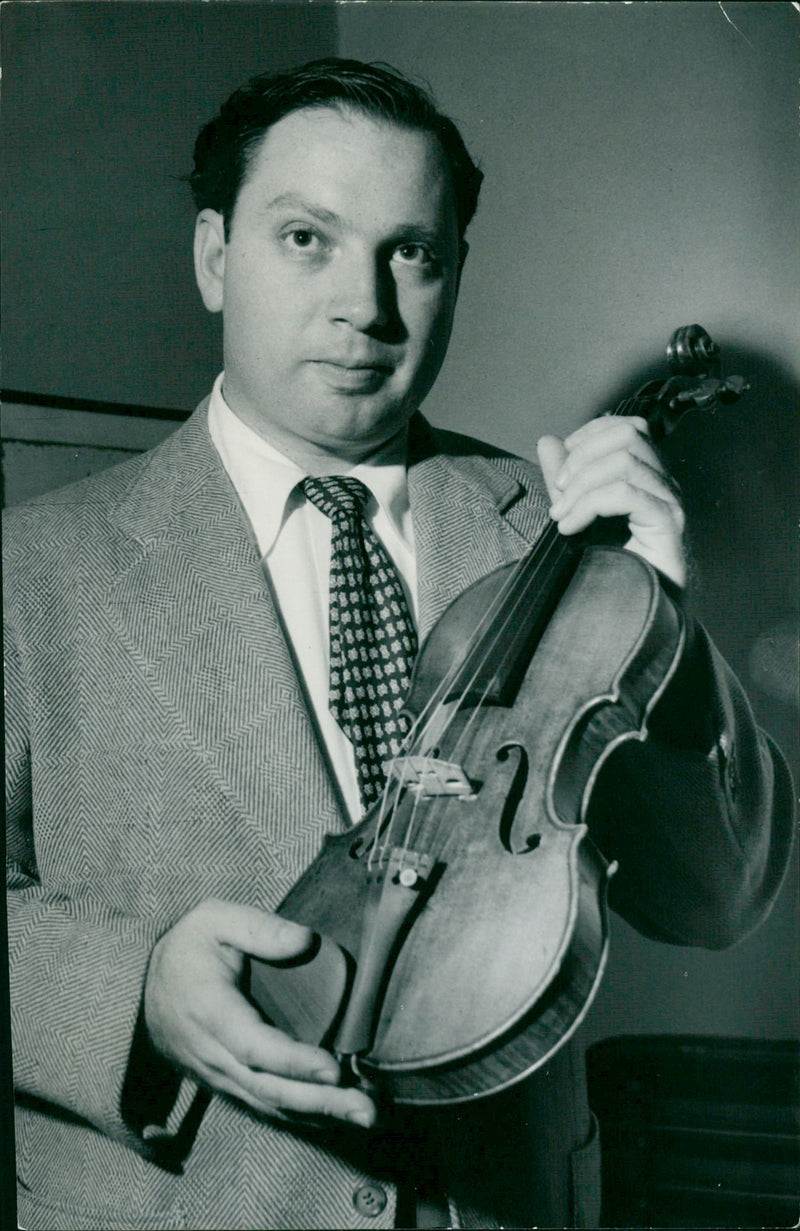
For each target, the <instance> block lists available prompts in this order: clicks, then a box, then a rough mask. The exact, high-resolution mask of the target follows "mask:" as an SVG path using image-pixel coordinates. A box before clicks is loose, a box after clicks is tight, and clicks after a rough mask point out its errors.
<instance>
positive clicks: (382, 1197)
mask: <svg viewBox="0 0 800 1231" xmlns="http://www.w3.org/2000/svg"><path fill="white" fill-rule="evenodd" d="M386 1201H387V1197H386V1193H385V1192H384V1190H383V1189H382V1188H381V1186H380V1184H362V1185H361V1187H360V1188H357V1189H356V1191H355V1192H354V1193H353V1205H354V1206H355V1207H356V1209H357V1210H358V1212H359V1214H365V1215H366V1217H367V1218H377V1217H378V1215H379V1214H382V1213H383V1211H384V1210H385V1209H386Z"/></svg>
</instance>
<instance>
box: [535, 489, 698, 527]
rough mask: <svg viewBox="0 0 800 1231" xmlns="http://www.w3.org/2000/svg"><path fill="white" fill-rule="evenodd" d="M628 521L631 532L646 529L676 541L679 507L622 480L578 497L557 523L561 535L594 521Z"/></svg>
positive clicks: (679, 524)
mask: <svg viewBox="0 0 800 1231" xmlns="http://www.w3.org/2000/svg"><path fill="white" fill-rule="evenodd" d="M618 516H624V517H627V518H628V524H629V525H630V528H631V531H632V532H635V530H636V529H641V528H647V529H651V530H654V531H657V532H658V533H659V534H670V535H675V536H677V537H680V534H681V532H682V530H683V526H682V520H683V518H682V511H681V510H680V506H678V505H676V504H674V503H668V502H667V501H665V500H662V499H660V497H658V496H656V495H653V494H652V493H651V492H649V491H644V490H643V489H642V488H637V487H632V486H631V485H630V484H629V483H627V482H625V480H623V479H620V480H618V481H617V482H615V483H608V484H606V485H605V486H603V487H595V488H593V489H592V490H591V491H587V492H586V493H585V494H584V495H583V496H580V497H579V498H578V499H577V500H576V501H575V503H574V505H573V506H572V508H571V509H570V511H569V512H568V513H566V514H565V515H564V516H563V517H561V518H560V519H559V521H558V528H559V530H560V531H561V533H562V534H575V533H577V532H578V531H579V530H585V529H586V527H587V526H589V525H590V524H591V523H592V522H593V521H594V519H595V518H596V517H618Z"/></svg>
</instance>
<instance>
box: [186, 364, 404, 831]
mask: <svg viewBox="0 0 800 1231" xmlns="http://www.w3.org/2000/svg"><path fill="white" fill-rule="evenodd" d="M223 378H224V373H221V374H220V375H219V376H218V377H217V379H216V381H215V382H214V388H213V390H212V393H211V402H210V405H209V409H208V425H209V430H210V432H211V439H212V441H213V442H214V445H215V447H216V449H217V452H218V453H219V455H220V458H221V459H222V464H223V466H224V467H225V469H226V471H227V473H228V476H229V478H230V480H231V482H232V483H233V486H234V487H235V489H236V492H237V494H238V496H239V499H240V500H241V502H242V505H243V507H244V511H245V513H246V514H247V516H248V518H249V519H250V524H251V525H252V528H253V532H254V534H255V537H256V541H257V543H258V547H259V551H260V552H261V556H262V561H263V564H264V569H265V572H266V575H267V579H268V582H269V585H270V589H271V591H272V597H273V599H274V601H275V606H276V608H277V610H278V614H279V616H280V619H281V623H282V625H283V629H284V633H285V635H286V638H287V641H288V643H289V647H290V649H291V651H292V654H293V656H294V661H295V667H296V669H297V673H298V677H299V679H300V682H301V686H302V687H303V689H304V691H305V694H306V699H307V701H308V703H309V707H310V709H311V713H312V717H313V718H314V720H315V722H316V728H317V735H318V737H319V740H320V745H321V747H322V750H323V754H324V755H325V757H326V759H327V762H328V766H329V768H330V770H331V771H332V773H333V776H334V780H335V782H336V784H337V785H338V788H339V792H340V796H341V802H342V804H343V806H344V808H345V810H346V812H347V814H348V815H349V817H350V819H351V820H352V821H356V820H358V819H359V817H360V816H361V814H362V809H361V803H360V800H359V794H358V780H357V778H356V770H355V760H354V757H353V749H352V745H351V743H350V741H349V740H348V739H347V736H346V735H345V734H344V732H343V731H342V729H341V727H340V726H339V724H338V723H337V722H336V720H335V718H334V717H333V715H332V714H331V712H330V709H329V708H328V677H329V645H328V577H329V572H330V557H331V521H330V518H329V517H327V516H326V515H325V514H324V513H322V512H321V511H320V510H319V509H318V508H316V506H315V505H313V504H311V502H310V501H309V500H307V499H306V498H305V496H303V494H302V493H301V492H297V491H296V490H295V489H296V487H297V484H298V483H299V482H300V481H301V480H302V479H304V478H305V477H306V471H304V470H302V469H301V468H300V467H299V466H298V465H296V464H295V462H293V461H290V460H289V458H287V457H286V456H285V455H284V454H283V453H281V452H279V450H278V449H276V448H274V446H272V445H270V444H268V443H267V441H266V440H264V439H263V437H261V436H259V435H258V433H257V432H255V431H253V429H252V428H250V427H248V426H247V424H246V423H243V422H242V420H241V419H239V418H238V416H237V415H235V414H234V412H233V411H232V410H231V408H230V407H229V406H228V404H227V402H226V401H225V398H224V396H223V392H222V389H223ZM347 473H348V474H349V475H351V476H353V477H354V478H357V479H360V480H361V482H362V483H364V484H365V486H366V487H368V488H369V491H370V493H371V495H370V499H369V500H368V502H367V505H366V508H365V510H364V515H365V517H366V519H367V521H368V522H369V524H370V525H371V527H372V529H373V530H374V531H375V534H376V535H377V536H378V538H379V539H380V540H381V542H382V543H383V545H384V547H385V548H386V550H387V551H388V553H389V555H390V556H391V558H392V560H393V561H394V564H395V566H396V568H397V570H398V573H399V575H400V578H401V580H402V582H403V587H404V589H405V592H406V598H407V599H408V603H409V609H410V611H411V612H412V614H413V617H414V620H415V622H416V619H417V570H416V560H415V556H414V532H413V527H412V524H411V509H410V507H409V503H408V487H407V482H406V458H405V447H404V445H401V446H400V447H399V448H398V446H397V444H394V445H393V446H392V447H391V448H390V449H389V450H387V451H385V452H384V453H383V454H379V455H376V456H374V457H373V458H371V459H370V461H369V462H362V463H360V464H359V465H357V466H354V467H353V469H352V470H349V471H348V472H347Z"/></svg>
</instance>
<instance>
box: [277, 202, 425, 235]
mask: <svg viewBox="0 0 800 1231" xmlns="http://www.w3.org/2000/svg"><path fill="white" fill-rule="evenodd" d="M285 208H291V209H298V210H300V211H301V212H302V213H304V214H308V215H309V216H310V217H312V218H316V220H317V221H318V222H322V223H324V224H325V225H326V226H334V227H340V228H342V229H343V230H346V229H347V223H346V222H345V220H344V218H342V216H341V215H340V214H337V213H335V212H334V211H333V210H330V209H325V207H324V206H322V205H313V204H312V203H311V202H310V201H306V200H305V198H304V197H301V196H298V195H297V194H296V193H294V192H282V193H280V194H279V195H278V196H277V197H273V198H272V200H271V201H268V202H267V204H266V205H265V206H264V210H265V211H269V210H278V209H285ZM393 230H394V235H395V236H396V237H397V241H398V242H399V241H401V240H402V241H405V242H406V243H429V244H441V243H444V242H445V240H446V238H447V230H446V228H444V227H437V226H433V227H432V226H428V225H426V224H425V223H423V222H408V223H400V224H399V225H398V226H397V227H395V228H393Z"/></svg>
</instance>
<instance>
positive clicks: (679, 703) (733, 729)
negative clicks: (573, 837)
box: [588, 617, 794, 949]
mask: <svg viewBox="0 0 800 1231" xmlns="http://www.w3.org/2000/svg"><path fill="white" fill-rule="evenodd" d="M685 618H686V632H687V638H686V643H685V647H684V651H683V654H682V657H681V661H680V663H679V665H678V668H677V671H676V673H675V675H674V677H673V679H672V680H671V681H670V683H669V685H668V687H667V688H666V690H665V692H664V694H663V696H662V698H661V699H660V701H659V702H658V704H657V705H656V706H655V708H654V710H653V712H652V714H651V715H650V720H649V723H648V730H649V734H648V737H647V739H646V740H644V741H643V742H639V741H629V742H626V743H624V744H622V745H620V747H618V748H617V749H615V751H614V752H613V753H612V755H611V756H610V757H609V759H608V761H607V763H606V764H605V766H604V767H603V769H602V770H601V773H600V775H599V776H598V781H597V784H596V788H595V791H594V794H593V796H592V800H591V804H590V809H589V816H588V820H589V827H590V831H591V833H592V836H593V838H594V840H595V842H596V843H597V845H598V846H599V847H600V849H601V850H602V852H603V854H604V855H605V856H606V858H608V859H616V860H618V862H619V870H618V872H617V874H616V875H615V876H614V877H613V878H612V881H611V886H610V891H609V902H610V904H611V905H612V906H613V907H614V908H615V909H616V910H617V911H618V912H619V913H620V914H621V915H622V916H623V917H624V918H626V919H627V920H628V922H629V923H631V924H632V925H633V926H634V927H636V928H637V929H638V930H639V931H641V932H642V933H644V934H645V935H648V936H650V937H652V938H654V939H657V940H664V941H669V942H672V943H679V944H690V945H701V946H704V947H707V948H711V949H718V948H725V947H726V946H728V945H731V944H733V943H734V942H735V941H737V940H739V939H740V938H741V937H743V936H744V935H746V934H747V933H748V932H749V931H751V930H752V929H753V928H754V927H755V926H756V925H757V924H758V923H759V922H760V921H761V920H762V919H763V918H764V917H765V916H766V915H767V913H768V912H769V910H770V908H771V906H772V904H773V902H774V901H775V898H776V896H777V894H778V891H779V889H780V886H781V883H782V880H783V876H784V873H785V870H786V865H787V861H788V858H789V854H790V851H791V846H792V839H793V829H794V794H793V787H792V781H791V778H790V775H789V771H788V769H787V767H786V763H785V761H784V759H783V757H782V755H781V753H780V751H779V750H778V749H777V748H776V746H775V745H774V744H773V743H772V741H771V740H770V739H769V737H768V736H767V735H765V734H764V732H763V731H761V730H760V729H759V728H758V727H757V725H756V723H755V720H754V718H753V714H752V712H751V709H750V706H749V703H748V701H747V698H746V696H745V693H744V690H743V689H742V686H741V684H740V683H739V681H738V680H737V678H736V676H735V675H734V673H733V672H732V671H731V669H730V667H728V665H727V664H726V662H725V661H724V659H723V658H722V656H721V655H720V654H719V652H718V651H717V649H716V648H715V646H714V645H713V644H712V642H711V640H710V638H709V636H708V634H707V633H706V631H705V629H704V628H703V627H702V625H701V624H699V623H698V622H697V621H695V620H694V619H692V618H691V617H685Z"/></svg>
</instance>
